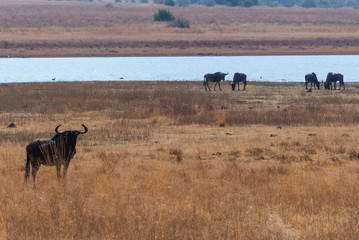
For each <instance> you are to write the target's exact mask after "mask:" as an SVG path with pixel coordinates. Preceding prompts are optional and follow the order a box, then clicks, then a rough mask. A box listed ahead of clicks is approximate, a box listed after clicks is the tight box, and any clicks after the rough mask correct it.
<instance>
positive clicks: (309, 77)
mask: <svg viewBox="0 0 359 240" xmlns="http://www.w3.org/2000/svg"><path fill="white" fill-rule="evenodd" d="M308 83H310V89H312V87H313V83H314V88H315V86H317V88H318V89H319V88H320V86H319V81H318V78H317V75H316V74H315V73H314V72H312V73H308V74H306V75H305V89H308Z"/></svg>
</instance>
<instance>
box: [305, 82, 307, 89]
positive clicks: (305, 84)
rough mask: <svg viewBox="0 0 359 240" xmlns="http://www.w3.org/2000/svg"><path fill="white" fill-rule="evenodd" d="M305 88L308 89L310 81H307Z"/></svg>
mask: <svg viewBox="0 0 359 240" xmlns="http://www.w3.org/2000/svg"><path fill="white" fill-rule="evenodd" d="M305 89H308V81H305Z"/></svg>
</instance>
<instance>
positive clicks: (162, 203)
mask: <svg viewBox="0 0 359 240" xmlns="http://www.w3.org/2000/svg"><path fill="white" fill-rule="evenodd" d="M226 84H227V83H225V84H222V85H223V86H222V88H223V91H216V92H214V91H211V92H206V91H205V90H204V87H203V86H202V82H125V81H124V82H68V83H61V82H53V83H41V84H37V83H28V84H26V83H25V84H1V85H0V99H1V101H0V144H1V148H0V182H1V185H2V187H1V189H0V239H357V238H358V237H359V226H358V225H359V207H358V202H359V185H358V177H359V150H358V146H357V144H358V140H359V131H358V130H359V127H358V126H359V125H358V124H359V107H358V104H359V94H358V93H359V85H358V84H354V83H347V84H346V89H345V90H340V91H339V90H336V91H334V90H333V91H328V90H324V89H323V90H322V89H321V90H313V92H306V91H305V87H304V83H258V82H250V83H249V84H248V85H247V90H246V91H231V90H230V86H229V85H226ZM10 123H14V124H15V125H16V127H15V128H8V127H7V126H8V125H9V124H10ZM82 123H84V124H85V125H86V126H87V127H88V129H89V131H88V133H86V134H84V135H80V136H79V137H78V142H77V153H76V155H75V157H74V158H73V159H72V161H71V163H70V167H69V170H68V174H67V179H66V181H65V180H64V179H57V177H56V168H55V167H45V166H41V167H40V170H39V172H38V174H37V180H36V181H37V182H36V189H34V188H33V184H32V180H31V181H28V183H27V184H25V183H24V173H25V159H26V156H25V147H26V145H27V144H28V143H29V142H31V141H32V140H34V139H35V138H38V137H52V136H53V135H54V134H55V127H56V126H57V125H58V124H61V125H62V126H61V130H65V129H78V130H83V129H82V127H81V124H82Z"/></svg>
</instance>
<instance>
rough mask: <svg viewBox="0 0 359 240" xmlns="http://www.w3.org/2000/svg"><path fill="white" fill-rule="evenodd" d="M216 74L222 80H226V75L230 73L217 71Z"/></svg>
mask: <svg viewBox="0 0 359 240" xmlns="http://www.w3.org/2000/svg"><path fill="white" fill-rule="evenodd" d="M214 75H216V78H217V79H219V80H220V81H221V80H222V81H224V80H225V77H226V75H228V73H222V72H215V73H214Z"/></svg>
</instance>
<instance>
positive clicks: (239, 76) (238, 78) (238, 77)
mask: <svg viewBox="0 0 359 240" xmlns="http://www.w3.org/2000/svg"><path fill="white" fill-rule="evenodd" d="M240 82H243V91H244V90H246V86H247V75H246V74H244V73H237V72H236V73H235V74H234V75H233V83H230V85H231V86H232V91H234V90H236V84H238V91H239V83H240Z"/></svg>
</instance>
